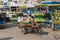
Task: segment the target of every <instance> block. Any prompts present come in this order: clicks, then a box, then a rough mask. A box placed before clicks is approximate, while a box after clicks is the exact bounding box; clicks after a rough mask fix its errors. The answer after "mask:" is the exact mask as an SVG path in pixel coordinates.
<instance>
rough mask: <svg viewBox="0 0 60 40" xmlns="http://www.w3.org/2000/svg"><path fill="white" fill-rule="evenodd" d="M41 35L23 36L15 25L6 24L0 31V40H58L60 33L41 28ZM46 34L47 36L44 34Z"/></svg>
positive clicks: (59, 39)
mask: <svg viewBox="0 0 60 40" xmlns="http://www.w3.org/2000/svg"><path fill="white" fill-rule="evenodd" d="M43 31H44V33H43V34H31V33H30V34H26V35H24V34H23V33H22V32H21V30H20V29H19V28H18V27H17V25H16V24H10V23H9V24H6V28H5V29H0V40H60V32H59V31H52V30H51V29H49V28H43ZM46 33H47V34H46Z"/></svg>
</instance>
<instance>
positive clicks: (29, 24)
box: [22, 14, 34, 34]
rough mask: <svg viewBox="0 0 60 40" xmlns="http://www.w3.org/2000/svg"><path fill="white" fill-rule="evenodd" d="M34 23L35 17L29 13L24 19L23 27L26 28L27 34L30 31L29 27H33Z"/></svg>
mask: <svg viewBox="0 0 60 40" xmlns="http://www.w3.org/2000/svg"><path fill="white" fill-rule="evenodd" d="M32 25H34V22H33V17H32V15H31V14H28V16H27V18H26V19H24V21H23V25H22V26H23V27H24V30H25V33H24V34H27V33H28V29H29V28H31V27H32Z"/></svg>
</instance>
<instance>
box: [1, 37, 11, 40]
mask: <svg viewBox="0 0 60 40" xmlns="http://www.w3.org/2000/svg"><path fill="white" fill-rule="evenodd" d="M11 39H12V37H7V38H0V40H11Z"/></svg>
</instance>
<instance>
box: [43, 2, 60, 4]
mask: <svg viewBox="0 0 60 40" xmlns="http://www.w3.org/2000/svg"><path fill="white" fill-rule="evenodd" d="M42 4H60V2H43V3H42Z"/></svg>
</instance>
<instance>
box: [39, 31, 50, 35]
mask: <svg viewBox="0 0 60 40" xmlns="http://www.w3.org/2000/svg"><path fill="white" fill-rule="evenodd" d="M48 33H49V32H45V31H42V32H40V35H48Z"/></svg>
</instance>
